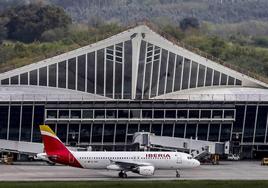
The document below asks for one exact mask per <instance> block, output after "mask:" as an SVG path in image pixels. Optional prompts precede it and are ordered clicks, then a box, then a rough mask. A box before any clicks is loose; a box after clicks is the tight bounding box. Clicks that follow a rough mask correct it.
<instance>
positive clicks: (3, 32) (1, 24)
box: [0, 17, 7, 44]
mask: <svg viewBox="0 0 268 188" xmlns="http://www.w3.org/2000/svg"><path fill="white" fill-rule="evenodd" d="M6 23H7V20H6V19H4V18H1V17H0V44H2V42H3V40H4V39H6V37H7V28H6V27H5V25H6Z"/></svg>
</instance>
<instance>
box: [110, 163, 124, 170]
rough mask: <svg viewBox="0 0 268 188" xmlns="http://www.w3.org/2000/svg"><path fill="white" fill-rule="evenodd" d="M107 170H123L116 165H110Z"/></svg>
mask: <svg viewBox="0 0 268 188" xmlns="http://www.w3.org/2000/svg"><path fill="white" fill-rule="evenodd" d="M106 168H107V169H108V170H118V171H120V170H122V168H121V167H120V166H118V165H116V164H111V165H108V166H107V167H106Z"/></svg>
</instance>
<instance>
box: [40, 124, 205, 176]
mask: <svg viewBox="0 0 268 188" xmlns="http://www.w3.org/2000/svg"><path fill="white" fill-rule="evenodd" d="M40 130H41V134H42V139H43V143H44V147H45V151H46V153H47V157H48V159H49V160H50V161H53V162H55V163H59V164H63V165H68V166H72V167H77V168H87V169H108V170H116V171H120V172H119V174H118V175H119V177H120V178H127V174H126V172H133V173H137V174H140V175H143V176H152V175H154V172H155V170H158V169H165V170H169V169H174V170H176V177H180V174H179V169H186V168H195V167H198V166H199V165H200V162H199V161H197V160H196V159H193V158H192V156H191V155H189V154H186V153H181V152H161V151H154V152H127V151H124V152H108V151H107V152H95V151H94V152H91V151H90V152H89V151H70V150H68V148H66V147H65V146H64V144H63V143H62V142H61V141H60V139H59V138H58V137H57V136H56V134H55V133H54V132H53V131H52V130H51V129H50V128H49V126H47V125H40Z"/></svg>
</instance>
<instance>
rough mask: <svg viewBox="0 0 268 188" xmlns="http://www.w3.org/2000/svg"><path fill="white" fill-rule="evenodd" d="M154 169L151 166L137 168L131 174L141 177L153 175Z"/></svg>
mask: <svg viewBox="0 0 268 188" xmlns="http://www.w3.org/2000/svg"><path fill="white" fill-rule="evenodd" d="M154 170H155V168H154V167H153V166H139V167H137V168H136V169H135V170H134V171H133V172H135V173H138V174H140V175H143V176H152V175H154Z"/></svg>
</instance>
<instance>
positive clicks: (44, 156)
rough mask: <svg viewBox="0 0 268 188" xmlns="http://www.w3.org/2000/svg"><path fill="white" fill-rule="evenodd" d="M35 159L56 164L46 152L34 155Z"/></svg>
mask: <svg viewBox="0 0 268 188" xmlns="http://www.w3.org/2000/svg"><path fill="white" fill-rule="evenodd" d="M33 159H34V160H40V161H45V162H47V163H48V164H50V165H55V163H54V162H52V161H50V160H49V159H48V157H47V154H46V153H38V154H36V155H35V156H34V157H33Z"/></svg>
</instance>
